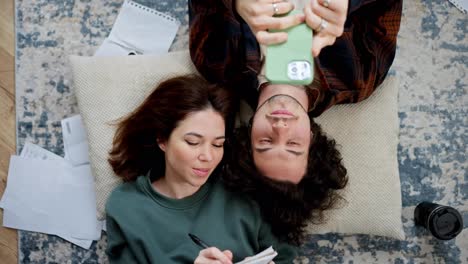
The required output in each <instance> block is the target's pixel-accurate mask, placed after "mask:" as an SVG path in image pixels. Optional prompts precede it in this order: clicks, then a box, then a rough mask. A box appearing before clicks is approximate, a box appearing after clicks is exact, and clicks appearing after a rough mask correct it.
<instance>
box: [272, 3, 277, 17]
mask: <svg viewBox="0 0 468 264" xmlns="http://www.w3.org/2000/svg"><path fill="white" fill-rule="evenodd" d="M272 5H273V15H274V16H275V15H277V14H278V12H279V8H278V4H277V3H272Z"/></svg>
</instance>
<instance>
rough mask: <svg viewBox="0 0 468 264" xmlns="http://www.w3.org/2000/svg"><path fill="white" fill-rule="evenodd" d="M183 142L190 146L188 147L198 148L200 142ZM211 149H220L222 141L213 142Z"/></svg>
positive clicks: (222, 145) (222, 144)
mask: <svg viewBox="0 0 468 264" xmlns="http://www.w3.org/2000/svg"><path fill="white" fill-rule="evenodd" d="M185 142H186V143H187V144H188V145H190V146H198V145H200V142H199V141H193V140H185ZM211 145H212V146H213V147H215V148H222V147H224V141H218V142H214V143H212V144H211Z"/></svg>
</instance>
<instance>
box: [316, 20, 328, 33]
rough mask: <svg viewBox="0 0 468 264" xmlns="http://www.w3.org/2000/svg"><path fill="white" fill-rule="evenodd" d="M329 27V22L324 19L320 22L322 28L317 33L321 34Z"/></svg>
mask: <svg viewBox="0 0 468 264" xmlns="http://www.w3.org/2000/svg"><path fill="white" fill-rule="evenodd" d="M327 27H328V21H326V20H325V19H324V18H322V21H320V26H319V28H317V29H316V30H315V31H317V33H319V32H320V31H322V30H324V29H326V28H327Z"/></svg>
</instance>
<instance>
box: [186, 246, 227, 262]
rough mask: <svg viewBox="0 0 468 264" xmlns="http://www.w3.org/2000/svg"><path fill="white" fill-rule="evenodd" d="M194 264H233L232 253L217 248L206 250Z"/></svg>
mask: <svg viewBox="0 0 468 264" xmlns="http://www.w3.org/2000/svg"><path fill="white" fill-rule="evenodd" d="M194 264H232V252H231V251H229V250H224V251H221V250H219V249H218V248H216V247H209V248H205V249H203V250H201V251H200V253H198V257H197V258H196V259H195V262H194Z"/></svg>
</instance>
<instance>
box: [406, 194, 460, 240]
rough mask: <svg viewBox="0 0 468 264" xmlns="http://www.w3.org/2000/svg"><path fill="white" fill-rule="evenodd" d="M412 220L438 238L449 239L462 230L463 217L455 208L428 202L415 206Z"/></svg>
mask: <svg viewBox="0 0 468 264" xmlns="http://www.w3.org/2000/svg"><path fill="white" fill-rule="evenodd" d="M414 222H415V224H416V225H419V226H423V227H425V228H426V229H427V230H429V231H430V232H431V234H432V235H433V236H434V237H436V238H438V239H440V240H450V239H452V238H454V237H456V236H457V235H458V234H459V233H460V232H461V231H462V230H463V218H462V216H461V215H460V213H459V212H458V211H457V210H456V209H454V208H452V207H450V206H445V205H440V204H435V203H430V202H422V203H420V204H418V206H416V209H415V210H414Z"/></svg>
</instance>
